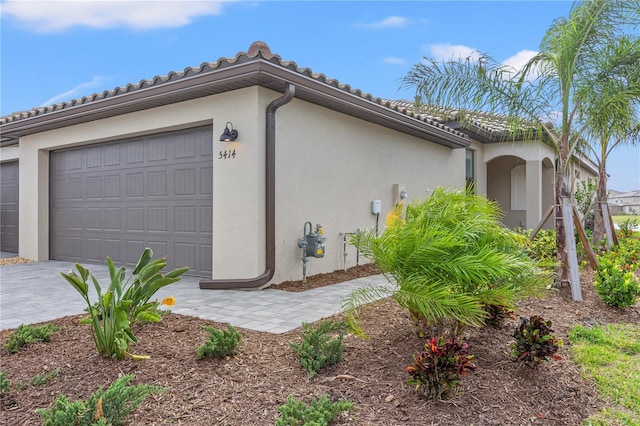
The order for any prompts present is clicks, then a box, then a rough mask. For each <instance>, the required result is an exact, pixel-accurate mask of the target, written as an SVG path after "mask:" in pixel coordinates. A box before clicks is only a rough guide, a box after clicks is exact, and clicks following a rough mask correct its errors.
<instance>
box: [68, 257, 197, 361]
mask: <svg viewBox="0 0 640 426" xmlns="http://www.w3.org/2000/svg"><path fill="white" fill-rule="evenodd" d="M152 257H153V252H152V251H151V249H150V248H146V249H145V250H144V251H143V252H142V255H141V256H140V258H139V259H138V262H137V264H136V266H135V268H134V269H133V272H132V273H131V275H130V276H129V277H128V278H127V279H126V280H125V278H126V269H125V268H124V267H120V268H119V269H116V267H115V265H114V264H113V262H112V261H111V259H110V258H108V257H107V265H108V267H109V276H110V279H111V283H110V284H109V287H108V288H107V290H106V291H105V292H104V293H103V292H102V287H101V286H100V283H99V282H98V280H97V279H96V278H95V277H94V276H93V274H91V272H90V271H89V270H88V269H86V268H84V267H83V266H82V265H80V264H76V265H75V266H76V269H77V271H78V273H75V272H74V271H69V272H68V273H66V274H65V273H61V275H62V276H63V277H64V278H65V279H66V280H67V282H68V283H69V284H71V285H72V286H73V288H75V289H76V290H77V291H78V293H80V295H81V296H82V298H83V299H84V300H85V302H86V303H87V311H88V312H89V316H88V317H87V318H85V319H84V320H83V321H82V322H83V323H85V324H91V326H92V329H91V331H92V333H91V334H92V336H93V340H94V342H95V345H96V349H97V350H98V353H101V354H104V355H106V356H109V357H115V358H117V359H123V358H124V357H125V355H127V354H129V353H128V350H129V345H130V344H131V343H136V342H137V341H138V340H137V338H136V337H135V336H134V334H133V331H132V327H133V324H134V323H135V322H136V321H138V320H140V321H145V322H159V321H160V320H161V319H162V317H161V316H160V315H159V314H158V313H157V312H156V311H155V310H154V309H153V308H154V307H157V302H149V299H151V297H152V296H153V295H154V294H155V293H156V292H157V291H158V290H159V289H161V288H162V287H165V286H167V285H169V284H173V283H175V282H178V281H180V276H181V275H182V274H183V273H185V272H186V271H188V270H189V268H187V267H183V268H177V269H174V270H173V271H170V272H168V273H166V274H164V275H163V274H162V272H161V271H162V270H163V269H164V268H165V267H166V266H167V263H166V258H165V257H163V258H159V259H156V260H153V261H152V260H151V258H152ZM89 277H91V281H92V282H93V285H94V287H95V289H96V292H97V302H96V303H95V304H92V303H91V301H90V300H89V284H88V283H87V280H88V279H89ZM165 301H166V303H167V304H170V305H172V304H173V303H174V299H173V298H172V297H169V298H165ZM163 302H164V301H163ZM129 355H131V354H129Z"/></svg>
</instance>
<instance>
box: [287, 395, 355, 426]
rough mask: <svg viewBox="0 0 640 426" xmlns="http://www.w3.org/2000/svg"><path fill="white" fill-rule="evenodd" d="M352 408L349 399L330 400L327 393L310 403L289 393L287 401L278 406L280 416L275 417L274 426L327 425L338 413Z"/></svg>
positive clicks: (353, 406)
mask: <svg viewBox="0 0 640 426" xmlns="http://www.w3.org/2000/svg"><path fill="white" fill-rule="evenodd" d="M354 409H355V405H354V404H353V403H352V402H351V401H348V400H345V399H341V400H338V401H335V402H331V400H330V399H329V397H328V396H327V395H322V396H321V397H320V398H318V399H316V398H313V399H312V400H311V403H310V404H307V403H305V402H303V401H298V400H296V399H294V398H293V396H291V395H289V397H288V398H287V403H286V404H284V405H280V406H279V407H278V411H279V412H280V417H278V418H277V419H276V426H328V425H330V424H331V422H333V421H334V420H335V419H336V417H337V416H338V415H339V414H340V413H343V412H346V411H353V410H354Z"/></svg>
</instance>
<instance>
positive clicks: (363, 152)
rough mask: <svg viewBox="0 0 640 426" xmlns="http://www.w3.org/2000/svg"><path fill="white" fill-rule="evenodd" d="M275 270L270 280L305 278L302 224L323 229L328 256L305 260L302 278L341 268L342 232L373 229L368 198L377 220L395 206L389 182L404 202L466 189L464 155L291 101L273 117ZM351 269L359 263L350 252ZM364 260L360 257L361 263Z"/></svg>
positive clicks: (380, 228)
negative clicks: (376, 205)
mask: <svg viewBox="0 0 640 426" xmlns="http://www.w3.org/2000/svg"><path fill="white" fill-rule="evenodd" d="M276 139H277V156H276V162H277V178H276V182H277V197H276V198H277V202H276V206H277V214H276V219H277V225H276V252H277V253H278V268H277V269H276V274H275V276H274V279H273V282H274V283H277V282H282V281H285V280H292V279H300V278H301V277H302V261H301V260H300V258H301V255H302V252H301V249H300V248H298V245H297V240H298V238H301V237H302V235H303V228H304V223H305V222H306V221H310V222H311V223H312V224H313V225H314V227H315V225H316V224H318V223H319V224H321V225H322V226H323V229H324V234H325V237H326V239H327V241H326V255H325V257H324V258H322V259H315V258H313V259H310V260H309V262H308V263H307V275H313V274H317V273H324V272H329V271H333V270H336V269H341V268H343V267H344V257H343V254H344V250H343V235H342V234H344V233H347V232H355V231H356V230H357V229H358V228H360V229H366V228H372V227H375V225H376V216H375V215H373V214H372V213H371V200H372V199H379V200H381V202H382V213H381V214H380V217H379V219H378V223H379V231H380V232H382V231H383V230H384V224H385V217H386V214H387V212H388V211H389V210H390V209H391V208H392V207H393V204H394V201H395V194H394V192H393V188H394V184H401V185H404V187H405V189H406V191H407V192H408V200H409V201H411V200H424V199H426V198H427V197H428V196H429V195H430V193H431V191H432V190H433V189H434V188H435V187H436V186H444V187H450V188H462V187H464V164H465V162H464V160H465V157H464V156H465V150H464V149H456V150H452V149H449V148H445V147H442V146H440V145H436V144H434V143H431V142H428V141H425V140H422V139H418V138H415V137H412V136H409V135H405V134H401V133H398V132H395V131H392V130H390V129H386V128H384V127H381V126H378V125H375V124H371V123H368V122H366V121H363V120H359V119H355V118H352V117H349V116H345V115H343V114H340V113H337V112H335V111H331V110H327V109H325V108H321V107H319V106H316V105H313V104H310V103H307V102H303V101H301V100H298V99H294V100H293V101H292V102H291V103H290V104H287V105H285V106H283V107H282V108H281V109H280V110H278V113H277V138H276ZM347 252H348V255H349V258H348V262H349V263H348V265H349V266H353V265H355V262H356V252H355V249H353V247H348V249H347ZM361 261H362V259H361Z"/></svg>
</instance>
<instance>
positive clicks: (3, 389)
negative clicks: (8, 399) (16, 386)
mask: <svg viewBox="0 0 640 426" xmlns="http://www.w3.org/2000/svg"><path fill="white" fill-rule="evenodd" d="M10 393H11V382H9V379H7V372H6V371H0V398H2V397H3V396H5V395H9V394H10Z"/></svg>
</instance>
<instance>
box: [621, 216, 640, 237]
mask: <svg viewBox="0 0 640 426" xmlns="http://www.w3.org/2000/svg"><path fill="white" fill-rule="evenodd" d="M618 226H619V227H620V233H621V234H622V237H623V238H628V237H630V236H631V235H633V230H634V229H635V228H636V227H637V226H638V219H632V218H627V219H625V220H623V221H622V222H620V223H619V224H618Z"/></svg>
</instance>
